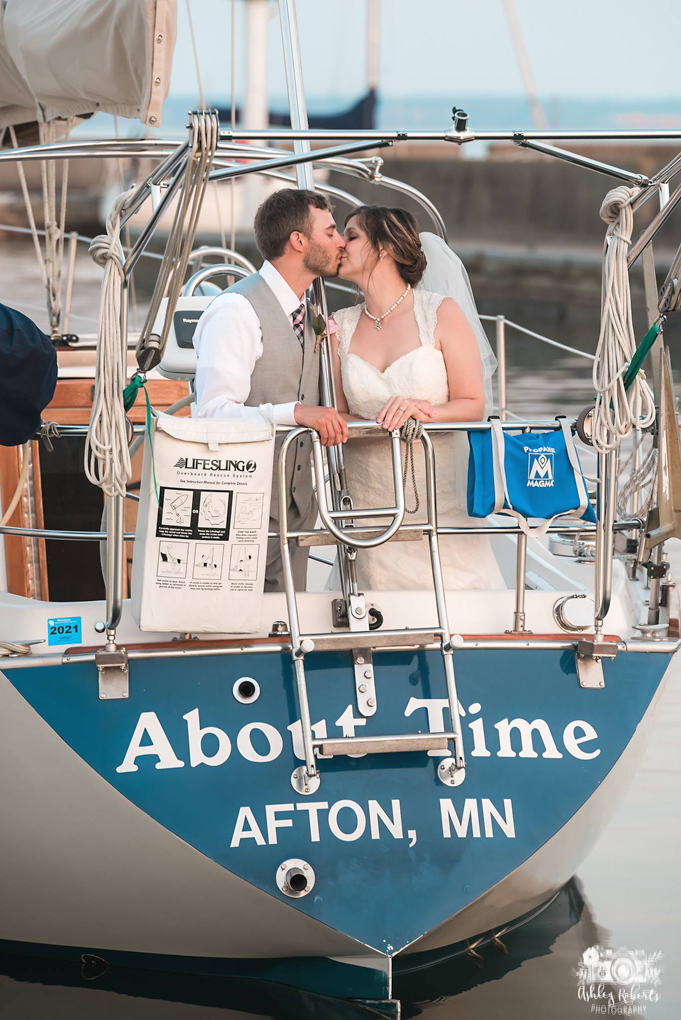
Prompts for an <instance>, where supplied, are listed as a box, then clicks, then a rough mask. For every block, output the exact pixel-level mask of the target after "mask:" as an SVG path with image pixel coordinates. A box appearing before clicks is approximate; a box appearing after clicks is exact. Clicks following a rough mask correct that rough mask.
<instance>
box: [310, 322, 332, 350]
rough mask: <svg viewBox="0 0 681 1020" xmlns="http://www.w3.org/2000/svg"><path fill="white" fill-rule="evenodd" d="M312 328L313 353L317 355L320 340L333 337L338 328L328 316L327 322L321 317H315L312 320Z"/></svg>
mask: <svg viewBox="0 0 681 1020" xmlns="http://www.w3.org/2000/svg"><path fill="white" fill-rule="evenodd" d="M312 328H313V330H314V334H315V337H316V339H315V343H314V352H315V354H318V353H319V348H320V346H321V343H322V340H326V339H327V337H329V336H333V334H334V333H337V332H338V326H337V324H336V323H335V322H334V320H333V319H332V318H331V316H329V318H328V320H327V319H325V318H324V316H323V315H316V316H315V317H314V319H313V320H312Z"/></svg>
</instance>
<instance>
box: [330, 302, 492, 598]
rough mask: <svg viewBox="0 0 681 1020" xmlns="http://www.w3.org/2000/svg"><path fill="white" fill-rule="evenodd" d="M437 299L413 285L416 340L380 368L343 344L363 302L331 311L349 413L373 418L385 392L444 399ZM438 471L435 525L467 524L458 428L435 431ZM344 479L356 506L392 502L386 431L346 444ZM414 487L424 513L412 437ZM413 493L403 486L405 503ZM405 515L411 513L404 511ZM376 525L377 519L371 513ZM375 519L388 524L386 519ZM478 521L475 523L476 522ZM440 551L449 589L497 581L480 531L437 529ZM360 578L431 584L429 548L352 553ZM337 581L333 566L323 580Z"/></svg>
mask: <svg viewBox="0 0 681 1020" xmlns="http://www.w3.org/2000/svg"><path fill="white" fill-rule="evenodd" d="M442 301H443V298H442V297H441V295H440V294H434V293H431V292H430V291H425V290H415V291H414V317H415V319H416V323H417V325H418V333H419V339H420V341H421V345H420V347H416V348H415V349H414V350H413V351H408V352H407V353H406V354H403V355H402V357H401V358H398V359H397V360H396V361H394V362H393V363H392V364H391V365H389V366H388V368H387V369H386V370H385V372H381V371H380V369H378V368H376V367H375V366H374V365H371V364H370V363H369V362H368V361H364V359H363V358H360V357H359V355H356V354H353V353H352V351H351V350H350V349H349V348H350V344H351V341H352V337H353V334H354V332H355V330H356V328H357V323H358V322H359V318H360V316H361V315H362V312H363V310H364V305H355V306H354V307H352V308H342V309H341V310H340V312H336V313H335V314H334V318H335V320H336V322H337V324H338V350H339V356H340V362H341V375H342V381H343V392H344V393H345V398H346V400H347V403H348V408H349V410H350V413H351V414H354V415H357V416H358V417H360V418H366V419H368V420H372V419H373V418H375V417H376V415H377V413H378V412H379V411H380V409H381V407H383V405H384V404H385V402H386V401H387V400H389V398H390V397H394V396H402V397H412V398H415V399H419V398H420V399H422V400H430V402H431V403H432V404H444V403H446V402H447V401H448V400H449V384H448V379H447V366H446V365H445V360H444V357H443V355H442V352H441V351H439V350H438V349H437V348H436V347H435V327H436V325H437V310H438V308H439V307H440V304H441V302H442ZM432 444H433V450H434V453H435V467H436V475H437V507H438V521H439V522H440V524H441V525H464V526H465V525H467V524H468V523H473V522H471V521H470V519H469V518H468V516H467V514H466V511H465V506H466V478H467V465H468V440H467V439H466V436H465V434H464V433H449V434H440V435H433V437H432ZM344 457H345V470H346V480H347V484H348V489H349V492H350V495H351V496H352V499H353V502H354V505H355V507H358V508H360V507H365V508H367V507H372V508H378V507H387V506H394V503H395V490H394V485H393V476H392V467H391V460H390V448H389V444H388V443H387V442H386V441H385V438H383V439H381V438H375V439H374V438H365V439H361V440H358V441H356V442H349V443H347V445H346V447H345V454H344ZM414 461H415V480H416V489H417V491H418V493H419V495H420V501H421V507H420V510H419V512H418V513H417V514H416V515H415V516H414V517H413V518H411V520H412V521H415V522H419V523H420V522H422V521H424V520H425V519H426V500H425V494H426V476H425V465H424V456H423V448H422V446H421V444H420V443H418V442H417V443H415V444H414ZM412 501H413V493H411V491H410V489H409V486H407V506H410V504H411V503H412ZM407 520H409V518H407ZM372 523H374V524H377V523H379V521H377V520H376V519H373V520H372ZM381 523H384V524H385V523H387V521H386V520H385V519H384V520H383V521H382V522H381ZM475 523H478V522H475ZM440 555H441V561H442V569H443V572H444V578H445V585H446V587H447V588H503V580H502V578H501V575H500V574H499V568H498V566H497V564H496V561H495V559H494V556H493V555H492V552H491V549H490V545H489V541H488V540H487V538H485V537H484V536H481V535H457V536H446V537H445V536H443V538H442V539H441V542H440ZM357 572H358V580H359V583H360V586H361V588H362V590H363V591H367V590H372V589H373V590H377V589H384V590H385V589H387V590H389V589H410V588H429V587H430V586H431V584H432V574H431V566H430V552H429V549H428V543H427V541H426V540H425V539H424V540H422V541H420V542H388V543H386V544H385V545H381V546H378V547H377V548H375V549H362V550H360V551H359V553H358V555H357ZM328 587H329V590H331V591H336V590H338V589H339V587H340V580H339V575H338V571H337V568H336V569H335V570H334V572H333V574H332V576H331V578H330V580H329V584H328Z"/></svg>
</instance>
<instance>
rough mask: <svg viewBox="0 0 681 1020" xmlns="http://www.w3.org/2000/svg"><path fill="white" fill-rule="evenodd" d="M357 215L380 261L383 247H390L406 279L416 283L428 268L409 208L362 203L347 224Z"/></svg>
mask: <svg viewBox="0 0 681 1020" xmlns="http://www.w3.org/2000/svg"><path fill="white" fill-rule="evenodd" d="M355 216H356V217H357V219H358V220H359V224H360V226H361V228H362V230H363V231H364V233H365V234H366V235H367V237H368V238H369V243H370V244H371V247H372V248H373V249H374V252H375V256H376V262H378V256H379V252H380V251H381V250H382V249H383V248H385V249H387V251H388V254H389V255H391V256H392V258H393V259H394V262H395V265H396V267H397V271H398V273H399V274H400V276H401V277H402V279H403V280H404V282H405V283H410V284H411V285H412V287H415V286H416V284H417V283H418V282H419V281H420V279H421V277H422V276H423V274H424V272H425V270H426V256H425V255H424V253H423V248H422V247H421V241H420V240H419V225H418V221H417V219H416V217H415V216H412V214H411V213H410V212H407V211H406V209H389V208H388V207H387V206H384V205H360V206H359V208H358V209H355V210H353V212H351V213H350V214H349V215H348V216H347V217H346V220H345V223H346V226H347V223H348V220H351V219H353V217H355ZM374 264H375V263H374Z"/></svg>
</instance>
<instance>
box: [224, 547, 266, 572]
mask: <svg viewBox="0 0 681 1020" xmlns="http://www.w3.org/2000/svg"><path fill="white" fill-rule="evenodd" d="M259 553H260V548H259V546H257V545H233V546H232V552H231V556H230V558H229V579H230V581H255V580H256V579H257V577H258V554H259Z"/></svg>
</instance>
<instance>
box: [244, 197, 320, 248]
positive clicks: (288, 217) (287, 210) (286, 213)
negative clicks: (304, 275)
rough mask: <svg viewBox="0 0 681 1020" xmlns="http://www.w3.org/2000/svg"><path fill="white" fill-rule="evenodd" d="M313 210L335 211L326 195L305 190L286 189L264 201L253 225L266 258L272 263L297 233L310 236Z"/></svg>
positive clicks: (256, 238)
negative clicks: (309, 228) (309, 225)
mask: <svg viewBox="0 0 681 1020" xmlns="http://www.w3.org/2000/svg"><path fill="white" fill-rule="evenodd" d="M310 207H312V208H314V209H328V210H329V212H333V206H332V205H331V203H330V202H329V200H328V198H326V196H325V195H320V194H319V192H318V191H306V190H305V189H304V188H284V189H282V190H281V191H275V192H274V193H273V194H271V195H270V196H269V198H266V199H265V201H264V202H263V203H262V205H261V206H260V207H259V209H258V211H257V212H256V214H255V221H254V223H253V229H254V231H255V243H256V244H257V246H258V251H259V252H260V254H261V255H262V257H263V258H264V259H267V260H268V262H271V261H272V259H278V258H280V257H281V256H282V255H283V254H284V249H285V247H286V243H287V241H288V239H289V237H290V236H291V234H292V233H293V232H294V231H295V230H298V231H300V233H301V234H305V236H307V232H308V221H309V218H310Z"/></svg>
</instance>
